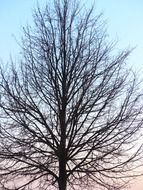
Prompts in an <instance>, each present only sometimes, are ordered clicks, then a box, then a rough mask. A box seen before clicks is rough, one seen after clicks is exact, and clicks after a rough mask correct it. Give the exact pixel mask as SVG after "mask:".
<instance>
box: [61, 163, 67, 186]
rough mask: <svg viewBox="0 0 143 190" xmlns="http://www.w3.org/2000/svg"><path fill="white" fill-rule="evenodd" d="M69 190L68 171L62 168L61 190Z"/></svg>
mask: <svg viewBox="0 0 143 190" xmlns="http://www.w3.org/2000/svg"><path fill="white" fill-rule="evenodd" d="M66 189H67V179H66V171H65V168H64V167H63V168H61V170H60V173H59V190H66Z"/></svg>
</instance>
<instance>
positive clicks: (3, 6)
mask: <svg viewBox="0 0 143 190" xmlns="http://www.w3.org/2000/svg"><path fill="white" fill-rule="evenodd" d="M93 1H94V0H88V5H90V3H91V2H93ZM40 2H46V0H41V1H40ZM85 2H86V4H87V0H86V1H85ZM36 4H37V0H1V1H0V59H2V60H3V61H5V62H7V61H8V60H9V57H10V55H12V57H13V58H14V59H15V58H16V57H17V56H18V52H19V51H20V50H19V46H18V44H17V42H16V40H18V41H20V37H21V36H22V26H25V25H26V24H27V23H29V24H30V23H31V22H32V10H33V7H35V6H36ZM95 4H96V10H97V13H99V12H100V11H102V12H103V13H104V16H103V17H104V19H106V20H107V27H108V33H109V36H110V39H112V40H114V39H115V40H117V41H118V46H117V48H118V49H123V48H126V47H136V49H135V50H134V52H133V53H132V55H131V57H130V59H129V62H130V65H133V67H134V68H135V69H136V70H141V69H142V70H143V64H142V57H143V21H142V19H143V11H142V10H143V1H142V0H108V1H107V0H95ZM15 38H16V39H15Z"/></svg>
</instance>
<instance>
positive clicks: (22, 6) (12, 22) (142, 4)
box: [0, 0, 143, 190]
mask: <svg viewBox="0 0 143 190" xmlns="http://www.w3.org/2000/svg"><path fill="white" fill-rule="evenodd" d="M87 1H88V5H89V4H90V3H91V2H93V0H85V2H86V3H87ZM40 2H46V0H41V1H40ZM36 4H37V0H0V59H1V60H3V62H7V61H8V60H9V58H10V55H12V57H13V58H14V59H15V58H16V57H17V56H18V52H20V49H19V46H18V44H17V42H16V39H17V40H18V41H20V36H21V35H22V26H25V25H26V24H27V23H29V24H30V23H31V22H32V10H33V7H35V6H36ZM95 4H96V10H97V13H99V12H100V11H102V12H103V13H104V19H106V20H107V27H108V33H109V36H110V39H112V40H114V39H115V40H117V41H118V46H117V48H118V49H122V48H126V47H136V49H135V50H134V52H133V53H132V55H131V57H130V58H129V63H130V65H132V66H133V67H134V68H135V69H136V70H139V71H140V72H142V71H143V0H95ZM15 38H16V39H15ZM136 184H137V186H139V185H138V184H139V183H137V182H136ZM135 189H136V190H141V187H138V188H137V187H136V188H135Z"/></svg>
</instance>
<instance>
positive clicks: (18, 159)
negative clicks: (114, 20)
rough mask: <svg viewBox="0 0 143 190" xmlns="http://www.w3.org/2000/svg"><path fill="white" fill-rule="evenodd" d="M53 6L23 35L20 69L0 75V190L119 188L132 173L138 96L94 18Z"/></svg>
mask: <svg viewBox="0 0 143 190" xmlns="http://www.w3.org/2000/svg"><path fill="white" fill-rule="evenodd" d="M93 13H94V9H93V8H91V9H90V10H86V9H85V8H84V7H82V8H81V6H80V4H79V3H78V2H76V3H75V2H73V1H72V0H71V1H69V0H55V1H54V3H53V4H51V7H50V6H48V5H47V6H46V7H45V9H43V10H41V9H40V8H37V10H36V11H35V14H34V23H35V27H34V28H31V27H27V28H26V29H24V37H23V41H22V43H23V44H22V48H23V49H22V50H23V51H22V52H23V56H22V60H21V63H20V64H19V66H14V64H12V66H11V67H9V68H8V70H7V71H4V70H3V69H2V68H1V75H0V78H1V79H0V95H1V100H0V109H1V114H0V117H1V127H0V184H1V187H2V188H4V189H16V190H23V189H25V190H28V189H35V190H36V189H38V190H39V189H45V190H46V189H54V188H57V189H59V190H66V189H70V188H71V189H79V188H80V187H81V188H84V189H86V188H87V189H88V188H89V187H92V186H94V187H98V188H103V189H110V190H111V189H116V188H117V189H118V188H120V187H122V185H123V184H124V179H125V177H128V176H129V175H131V173H130V172H132V171H133V167H137V164H138V161H139V159H140V152H141V146H135V144H136V142H137V140H138V138H139V136H140V129H141V127H142V104H141V101H140V99H141V97H142V96H141V93H140V92H139V86H138V84H137V80H136V77H135V75H134V74H133V73H132V72H131V71H130V70H129V69H127V67H126V59H127V58H128V55H129V54H130V50H124V51H121V52H119V53H118V54H116V55H115V54H114V53H113V50H114V45H113V44H111V43H109V42H108V40H107V34H106V31H105V29H104V22H102V21H101V15H98V16H95V15H94V14H93Z"/></svg>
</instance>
